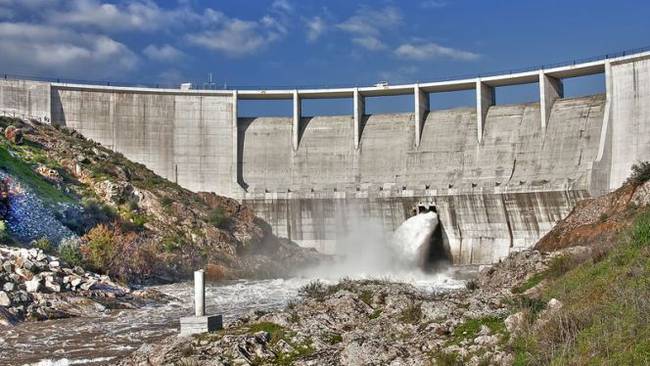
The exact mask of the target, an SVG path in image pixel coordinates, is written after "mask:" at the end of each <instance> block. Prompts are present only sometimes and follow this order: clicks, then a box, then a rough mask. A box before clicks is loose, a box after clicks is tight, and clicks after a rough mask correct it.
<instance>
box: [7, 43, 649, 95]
mask: <svg viewBox="0 0 650 366" xmlns="http://www.w3.org/2000/svg"><path fill="white" fill-rule="evenodd" d="M648 51H650V46H645V47H639V48H633V49H626V50H622V51H615V52H610V53H605V54H600V55H596V56H590V57H583V58H574V59H571V60H565V61H560V62H555V63H548V64H541V65H532V66H526V67H521V68H510V69H501V70H494V71H486V72H480V73H467V74H454V75H445V76H438V77H431V78H426V80H427V82H443V81H452V80H459V79H472V78H484V77H490V76H497V75H509V74H517V73H523V72H530V71H535V70H544V69H551V68H558V67H563V66H572V65H578V64H583V63H588V62H594V61H604V60H609V59H613V58H619V57H624V56H629V55H634V54H638V53H643V52H648ZM0 77H2V78H4V79H5V80H8V79H11V80H32V81H43V82H51V83H64V84H84V85H105V86H115V87H136V88H153V89H178V88H180V85H181V84H180V83H166V82H150V81H146V82H134V81H125V80H107V79H103V80H102V79H94V80H89V79H78V78H67V77H56V76H43V75H30V74H21V73H11V72H5V73H1V72H0ZM187 82H190V83H192V86H193V87H197V89H200V90H251V89H252V90H257V89H329V88H337V89H338V88H349V87H351V86H352V87H363V86H368V85H363V84H362V83H355V84H352V85H350V84H349V83H347V84H284V85H282V84H277V85H261V84H229V83H227V82H225V81H224V82H218V83H217V82H205V81H197V80H188V81H187ZM421 82H422V80H412V81H411V82H410V83H407V84H417V83H421Z"/></svg>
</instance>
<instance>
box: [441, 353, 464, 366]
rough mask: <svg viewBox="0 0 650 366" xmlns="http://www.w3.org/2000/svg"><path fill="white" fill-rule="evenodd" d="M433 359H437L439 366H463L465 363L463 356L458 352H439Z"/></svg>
mask: <svg viewBox="0 0 650 366" xmlns="http://www.w3.org/2000/svg"><path fill="white" fill-rule="evenodd" d="M433 359H434V360H435V361H436V365H437V366H462V365H464V363H463V360H462V358H461V357H460V356H459V355H458V353H456V352H451V353H445V352H440V353H437V354H436V355H435V356H434V357H433Z"/></svg>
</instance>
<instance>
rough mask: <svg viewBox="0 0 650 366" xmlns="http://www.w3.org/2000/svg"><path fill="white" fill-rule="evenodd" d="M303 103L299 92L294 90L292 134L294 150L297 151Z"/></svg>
mask: <svg viewBox="0 0 650 366" xmlns="http://www.w3.org/2000/svg"><path fill="white" fill-rule="evenodd" d="M300 107H301V102H300V95H298V91H297V90H294V91H293V128H292V130H291V132H292V140H291V141H292V144H293V150H294V151H297V150H298V142H299V137H300V115H301V108H300Z"/></svg>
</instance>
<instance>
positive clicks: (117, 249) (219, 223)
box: [0, 117, 319, 283]
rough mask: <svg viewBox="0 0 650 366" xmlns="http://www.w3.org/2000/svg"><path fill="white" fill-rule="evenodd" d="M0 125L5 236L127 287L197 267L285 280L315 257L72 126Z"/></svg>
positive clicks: (230, 205)
mask: <svg viewBox="0 0 650 366" xmlns="http://www.w3.org/2000/svg"><path fill="white" fill-rule="evenodd" d="M0 127H2V128H3V129H4V132H5V133H3V134H2V135H3V136H2V137H0V179H2V181H3V186H4V187H5V188H8V190H7V189H5V192H4V195H5V196H8V197H6V198H5V199H4V200H3V206H4V209H3V210H0V214H3V217H0V219H2V220H3V221H2V222H0V224H1V225H0V229H2V238H1V239H2V242H5V243H10V244H13V245H22V246H30V245H37V246H39V247H41V248H42V249H45V250H46V251H50V252H58V254H59V255H60V256H61V257H62V258H63V259H64V260H66V261H68V262H72V264H83V265H85V266H86V267H89V268H91V269H93V270H95V271H98V272H100V273H106V274H109V275H111V276H113V277H115V278H117V279H119V280H121V281H124V282H131V283H134V282H138V283H142V282H161V281H172V280H178V279H183V278H187V277H188V276H189V275H190V274H191V272H192V271H193V270H195V269H197V268H201V267H204V268H207V270H208V275H209V276H211V277H212V278H214V279H228V278H243V277H247V278H259V277H270V276H283V275H288V272H289V271H290V270H292V269H297V268H299V267H300V266H302V265H305V264H308V263H310V262H313V261H316V260H318V258H319V256H318V254H317V253H315V252H313V251H310V250H307V249H302V248H300V247H298V246H297V245H295V244H293V243H291V242H289V241H287V240H283V239H279V238H277V237H275V236H273V235H272V233H271V231H270V228H269V226H268V225H267V224H266V223H265V222H263V221H262V220H260V219H259V218H257V217H256V216H255V214H254V213H253V212H252V211H251V210H250V209H248V208H247V207H245V206H242V205H240V204H238V203H237V202H236V201H235V200H232V199H228V198H225V197H220V196H217V195H214V194H211V193H193V192H190V191H188V190H186V189H183V188H182V187H180V186H178V185H177V184H174V183H172V182H169V181H167V180H165V179H163V178H161V177H159V176H157V175H155V174H154V173H153V172H151V171H150V170H148V169H147V168H146V167H144V166H143V165H141V164H137V163H134V162H132V161H129V160H128V159H126V158H125V157H124V156H122V155H121V154H118V153H114V152H112V151H111V150H109V149H106V148H104V147H102V146H100V145H99V144H97V143H94V142H93V141H89V140H87V139H85V138H84V137H83V136H81V135H79V134H78V133H76V132H74V131H72V130H69V129H67V128H55V127H52V126H50V125H43V124H39V123H36V122H32V121H21V120H18V119H10V118H6V117H0ZM21 137H22V139H21ZM21 140H23V141H21Z"/></svg>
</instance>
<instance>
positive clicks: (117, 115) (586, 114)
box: [0, 52, 650, 264]
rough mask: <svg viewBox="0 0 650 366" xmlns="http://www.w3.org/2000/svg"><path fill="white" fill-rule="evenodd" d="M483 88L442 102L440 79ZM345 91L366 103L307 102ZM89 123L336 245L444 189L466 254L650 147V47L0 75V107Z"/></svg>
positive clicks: (534, 220)
mask: <svg viewBox="0 0 650 366" xmlns="http://www.w3.org/2000/svg"><path fill="white" fill-rule="evenodd" d="M592 74H604V75H605V84H606V85H605V94H600V95H592V96H586V97H578V98H565V96H564V90H563V89H564V88H563V85H562V80H563V79H566V78H572V77H577V76H585V75H592ZM527 83H537V84H538V85H539V102H535V103H527V104H517V105H496V104H495V102H496V100H495V88H497V87H501V86H506V85H519V84H527ZM461 90H474V91H475V92H476V104H475V105H474V106H470V107H468V108H459V109H453V110H436V108H435V105H430V103H429V98H428V96H429V94H431V93H437V92H450V91H461ZM392 95H412V96H413V101H414V102H413V112H412V113H400V114H373V115H369V114H366V111H365V98H368V97H381V96H392ZM319 98H327V99H331V98H348V99H350V101H351V103H352V105H353V111H354V112H353V114H352V115H345V116H314V117H306V116H303V115H302V113H301V112H302V108H301V107H302V101H303V100H305V99H319ZM265 99H286V100H290V101H292V103H293V115H292V116H290V117H256V118H241V117H240V116H239V114H238V108H237V107H238V101H239V100H265ZM2 114H7V115H12V116H19V117H26V118H36V119H40V120H42V121H46V122H51V123H53V124H57V125H61V126H66V127H69V128H73V129H76V130H78V131H79V132H80V133H82V134H83V135H84V136H86V137H87V138H90V139H92V140H95V141H97V142H100V143H102V144H103V145H105V146H107V147H109V148H111V149H113V150H115V151H119V152H121V153H123V154H124V155H125V156H126V157H127V158H129V159H131V160H134V161H137V162H140V163H142V164H144V165H146V166H147V167H148V168H150V169H151V170H153V171H154V172H156V173H157V174H159V175H161V176H164V177H166V178H167V179H169V180H170V181H173V182H176V183H178V184H180V185H181V186H183V187H186V188H188V189H190V190H193V191H210V192H215V193H217V194H221V195H225V196H230V197H234V198H237V199H239V200H242V201H243V202H245V203H246V204H248V205H250V206H251V207H253V208H254V210H255V211H256V213H257V214H258V215H260V216H261V217H263V218H264V219H265V220H267V221H268V222H269V224H270V225H271V227H272V228H273V231H274V232H275V233H276V234H277V235H280V236H285V237H288V238H290V239H292V240H294V241H296V242H298V243H300V244H301V245H305V246H313V247H316V248H318V249H320V250H322V251H325V252H334V251H336V243H337V242H338V239H339V238H341V237H342V236H345V235H346V231H347V226H349V225H350V223H351V222H355V220H379V221H380V222H381V223H382V224H383V227H384V228H385V229H386V231H387V232H388V231H392V230H394V229H396V228H397V227H398V226H399V225H400V224H401V223H402V222H403V221H404V220H405V219H406V218H408V217H409V216H410V214H411V210H412V208H413V207H414V206H415V205H417V203H418V202H420V201H423V202H429V201H431V202H435V207H436V210H437V213H438V215H439V218H440V222H441V223H442V225H443V227H444V228H445V231H446V232H445V234H446V235H447V237H448V239H449V245H450V251H451V255H452V259H453V262H454V263H472V264H480V263H491V262H494V261H498V260H499V259H500V258H503V257H505V256H506V255H508V254H509V253H510V252H511V251H516V250H520V249H522V248H527V247H530V246H531V245H533V244H534V243H535V241H536V240H537V239H539V238H540V237H541V236H543V235H544V234H545V233H546V232H547V231H548V230H550V228H551V227H552V226H553V225H554V224H555V223H556V222H557V221H558V220H560V219H561V218H563V217H564V216H566V215H567V214H568V213H569V212H570V211H571V210H572V209H573V207H574V206H575V204H576V202H577V201H579V200H580V199H582V198H585V197H589V196H593V195H599V194H603V193H606V192H609V191H611V190H612V189H615V188H617V187H618V186H620V184H621V183H622V182H623V181H624V180H625V178H626V177H627V176H628V173H629V168H630V166H631V165H632V163H634V162H636V161H639V160H650V53H648V52H646V53H640V54H634V55H626V56H622V57H618V58H613V59H603V60H596V61H590V62H586V63H582V64H575V65H568V66H560V67H555V68H547V69H543V70H533V71H526V72H521V73H513V74H505V75H495V76H490V77H480V78H479V77H477V78H470V79H462V80H451V81H441V82H431V83H418V84H408V85H394V86H393V85H383V86H374V87H351V88H337V89H304V90H223V91H211V90H179V89H155V88H130V87H111V86H100V85H82V84H66V83H49V82H35V81H26V80H0V115H2Z"/></svg>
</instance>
